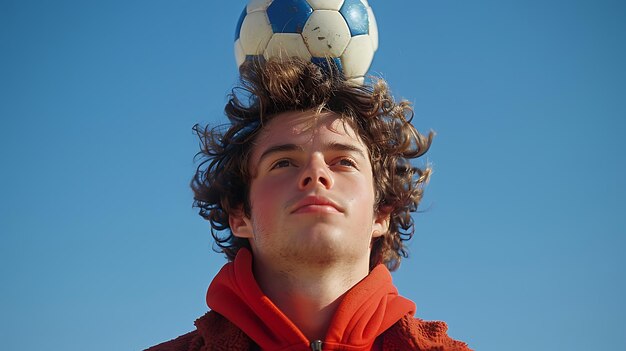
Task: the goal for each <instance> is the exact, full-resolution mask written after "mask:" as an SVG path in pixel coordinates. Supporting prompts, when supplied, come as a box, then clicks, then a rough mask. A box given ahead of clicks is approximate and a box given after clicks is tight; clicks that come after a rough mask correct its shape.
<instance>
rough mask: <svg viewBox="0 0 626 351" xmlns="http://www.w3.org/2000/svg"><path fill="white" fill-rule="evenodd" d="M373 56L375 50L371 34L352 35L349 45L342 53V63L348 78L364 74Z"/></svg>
mask: <svg viewBox="0 0 626 351" xmlns="http://www.w3.org/2000/svg"><path fill="white" fill-rule="evenodd" d="M373 58H374V50H373V48H372V40H371V39H370V37H369V35H359V36H356V37H352V39H351V40H350V43H349V44H348V47H347V48H346V50H345V51H344V52H343V55H341V63H342V65H343V68H344V74H345V75H346V78H354V77H362V76H364V75H365V73H367V70H368V69H369V67H370V64H371V63H372V59H373Z"/></svg>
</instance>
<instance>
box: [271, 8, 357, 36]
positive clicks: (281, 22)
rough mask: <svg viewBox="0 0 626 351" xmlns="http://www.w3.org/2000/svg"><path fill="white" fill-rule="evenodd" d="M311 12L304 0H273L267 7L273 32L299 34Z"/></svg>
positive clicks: (311, 9)
mask: <svg viewBox="0 0 626 351" xmlns="http://www.w3.org/2000/svg"><path fill="white" fill-rule="evenodd" d="M311 13H313V8H311V6H310V5H309V3H308V2H306V0H274V1H272V4H271V5H270V6H269V7H268V8H267V17H268V18H269V20H270V23H271V24H272V30H273V31H274V33H299V34H301V33H302V29H303V28H304V24H305V23H306V21H307V20H308V19H309V16H311ZM366 14H367V13H366Z"/></svg>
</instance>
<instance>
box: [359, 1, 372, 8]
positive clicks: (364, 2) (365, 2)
mask: <svg viewBox="0 0 626 351" xmlns="http://www.w3.org/2000/svg"><path fill="white" fill-rule="evenodd" d="M361 2H362V3H363V5H365V7H369V6H370V4H368V3H367V0H361Z"/></svg>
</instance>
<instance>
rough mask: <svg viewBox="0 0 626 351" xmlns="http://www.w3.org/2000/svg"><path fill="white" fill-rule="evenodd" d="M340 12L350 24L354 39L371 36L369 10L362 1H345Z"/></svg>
mask: <svg viewBox="0 0 626 351" xmlns="http://www.w3.org/2000/svg"><path fill="white" fill-rule="evenodd" d="M339 12H340V13H341V15H342V16H343V18H345V20H346V22H347V23H348V27H349V28H350V34H352V36H353V37H354V36H356V35H363V34H369V29H370V23H369V16H368V15H367V8H366V7H365V5H363V3H362V2H361V1H360V0H345V1H344V3H343V6H341V9H340V10H339Z"/></svg>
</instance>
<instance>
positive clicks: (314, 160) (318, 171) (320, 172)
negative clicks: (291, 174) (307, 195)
mask: <svg viewBox="0 0 626 351" xmlns="http://www.w3.org/2000/svg"><path fill="white" fill-rule="evenodd" d="M333 184H334V180H333V176H332V173H331V172H330V169H328V165H327V164H326V161H325V160H324V156H323V155H320V154H314V155H313V156H312V157H311V158H310V159H309V162H308V163H307V165H306V167H304V169H303V170H302V173H301V175H300V179H299V187H300V189H306V188H308V187H315V186H319V185H321V186H323V187H324V188H326V189H330V188H332V186H333Z"/></svg>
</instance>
